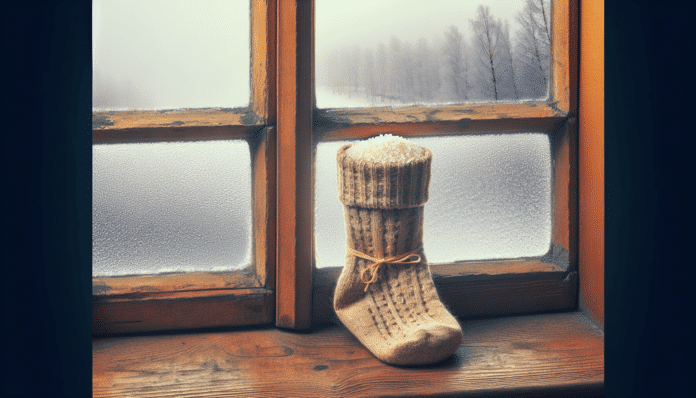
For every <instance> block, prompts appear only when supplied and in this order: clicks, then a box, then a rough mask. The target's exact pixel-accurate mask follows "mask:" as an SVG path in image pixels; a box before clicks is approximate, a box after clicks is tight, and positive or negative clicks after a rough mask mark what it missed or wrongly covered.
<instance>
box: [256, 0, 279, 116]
mask: <svg viewBox="0 0 696 398" xmlns="http://www.w3.org/2000/svg"><path fill="white" fill-rule="evenodd" d="M276 24H277V21H276V0H253V1H252V2H251V101H250V103H251V108H252V110H253V111H254V113H255V114H256V115H259V117H261V118H262V119H264V120H266V123H267V124H268V125H272V124H274V123H275V112H276V81H275V79H276V70H275V68H276Z"/></svg>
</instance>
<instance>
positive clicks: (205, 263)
mask: <svg viewBox="0 0 696 398" xmlns="http://www.w3.org/2000/svg"><path fill="white" fill-rule="evenodd" d="M92 155H93V161H92V169H93V178H92V183H93V186H92V192H93V200H92V274H93V275H94V276H101V275H128V274H148V273H159V272H178V271H227V270H233V269H240V268H243V267H245V266H247V265H248V264H249V263H250V258H251V257H250V256H251V159H250V152H249V145H248V144H247V143H246V142H245V141H240V140H235V141H210V142H190V143H150V144H117V145H93V146H92Z"/></svg>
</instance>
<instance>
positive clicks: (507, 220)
mask: <svg viewBox="0 0 696 398" xmlns="http://www.w3.org/2000/svg"><path fill="white" fill-rule="evenodd" d="M409 141H411V142H413V143H415V144H417V145H420V146H423V147H426V148H428V149H430V150H431V151H432V153H433V163H432V176H431V182H430V184H431V185H430V199H429V200H428V202H427V203H426V204H425V221H424V237H423V240H424V242H423V243H424V247H425V253H426V256H427V257H428V261H429V262H430V263H446V262H455V261H466V260H488V259H505V258H520V257H535V256H542V255H544V254H546V253H547V252H548V250H549V248H550V245H551V149H550V143H549V139H548V136H547V135H546V134H541V133H520V134H506V135H475V136H472V135H468V136H455V137H437V138H410V139H409ZM351 142H355V141H340V142H338V141H337V142H324V143H319V144H318V146H317V152H316V191H315V240H316V256H317V266H318V267H327V266H342V265H343V263H344V262H345V253H346V252H345V245H346V236H345V227H344V220H343V206H342V204H341V203H340V202H339V201H338V198H337V189H338V188H337V181H336V151H337V150H338V148H339V147H340V146H341V145H343V144H346V143H351Z"/></svg>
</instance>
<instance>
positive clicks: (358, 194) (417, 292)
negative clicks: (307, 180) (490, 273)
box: [334, 146, 462, 365]
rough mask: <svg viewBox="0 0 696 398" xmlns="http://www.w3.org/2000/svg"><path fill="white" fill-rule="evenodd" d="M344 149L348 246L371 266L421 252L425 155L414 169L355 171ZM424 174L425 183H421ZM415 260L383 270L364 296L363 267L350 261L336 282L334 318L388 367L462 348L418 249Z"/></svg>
mask: <svg viewBox="0 0 696 398" xmlns="http://www.w3.org/2000/svg"><path fill="white" fill-rule="evenodd" d="M347 147H348V146H344V147H342V148H341V149H340V150H339V153H338V164H339V199H340V200H341V201H342V202H343V203H344V205H345V206H344V215H345V224H346V236H347V240H348V246H349V247H351V248H353V249H355V250H357V251H359V252H362V253H364V254H367V255H369V256H372V257H375V258H386V257H390V256H394V255H398V254H402V253H407V252H409V251H411V250H414V249H416V248H418V247H420V246H422V244H423V209H424V208H423V204H424V203H425V201H426V200H427V197H428V192H427V191H428V183H429V180H430V162H431V158H432V155H431V153H430V151H427V150H426V156H424V157H423V159H419V161H417V162H409V163H407V164H392V165H386V166H385V165H372V164H362V165H360V166H359V167H357V168H354V167H353V164H352V162H351V160H352V159H348V161H347V160H346V158H347V157H346V156H345V154H343V152H344V151H345V149H346V148H347ZM342 154H343V156H342ZM366 170H369V171H366ZM426 171H427V176H426V175H422V174H423V173H425V172H426ZM373 173H374V174H373ZM341 175H342V177H341ZM365 176H369V178H365ZM351 180H352V182H351ZM414 180H415V181H416V182H415V183H413V181H414ZM424 181H425V183H424ZM406 187H408V188H406ZM414 187H417V188H415V189H414ZM356 203H359V204H361V205H355V204H356ZM406 204H408V206H407V205H406ZM363 205H364V206H363ZM369 207H371V208H369ZM418 254H419V255H420V256H421V261H420V262H419V263H417V264H382V266H381V267H380V268H379V270H378V272H377V276H376V278H375V281H374V282H373V283H371V284H370V285H369V286H368V288H367V291H365V286H366V285H365V283H364V282H363V281H362V280H361V279H360V272H361V271H362V270H363V269H364V268H365V267H366V266H367V265H369V264H370V261H368V260H365V259H363V258H360V257H356V256H352V255H348V256H347V258H346V265H345V267H344V268H343V271H342V272H341V276H340V277H339V279H338V284H337V286H336V291H335V294H334V310H335V311H336V314H337V315H338V317H339V319H340V320H341V322H343V324H344V325H345V326H346V327H347V328H348V329H349V330H350V331H351V332H352V333H353V334H354V335H355V336H356V337H357V338H358V340H360V342H361V343H362V344H363V345H364V346H365V347H366V348H367V349H368V350H370V352H372V353H373V354H374V355H375V356H376V357H377V358H379V359H380V360H382V361H384V362H386V363H390V364H394V365H417V364H429V363H434V362H438V361H440V360H443V359H445V358H447V357H449V356H450V355H452V353H453V352H454V351H455V350H456V349H457V347H458V346H459V344H460V342H461V340H462V330H461V327H460V326H459V323H458V322H457V320H456V319H455V318H454V317H453V316H452V315H451V314H450V313H449V311H447V309H446V308H445V306H444V305H443V304H442V302H441V301H440V298H439V296H438V294H437V291H436V289H435V285H434V283H433V280H432V276H431V274H430V269H429V266H428V263H427V260H426V258H425V254H424V251H423V249H421V250H419V251H418Z"/></svg>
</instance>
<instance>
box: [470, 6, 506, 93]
mask: <svg viewBox="0 0 696 398" xmlns="http://www.w3.org/2000/svg"><path fill="white" fill-rule="evenodd" d="M476 13H477V15H476V19H475V20H471V19H470V20H469V23H470V24H471V29H472V31H473V33H474V37H473V41H474V49H475V54H476V59H477V60H478V61H479V65H478V66H479V67H480V72H481V73H480V76H481V83H482V86H483V89H484V90H486V91H488V94H489V95H490V90H491V88H492V91H493V99H495V100H496V101H497V100H498V76H497V74H496V69H497V68H498V67H499V66H500V63H501V61H502V59H501V58H502V57H501V52H500V26H499V25H500V22H498V21H497V20H496V19H495V18H494V17H493V16H492V15H491V9H490V7H488V6H483V5H480V6H479V7H478V9H477V10H476Z"/></svg>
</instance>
